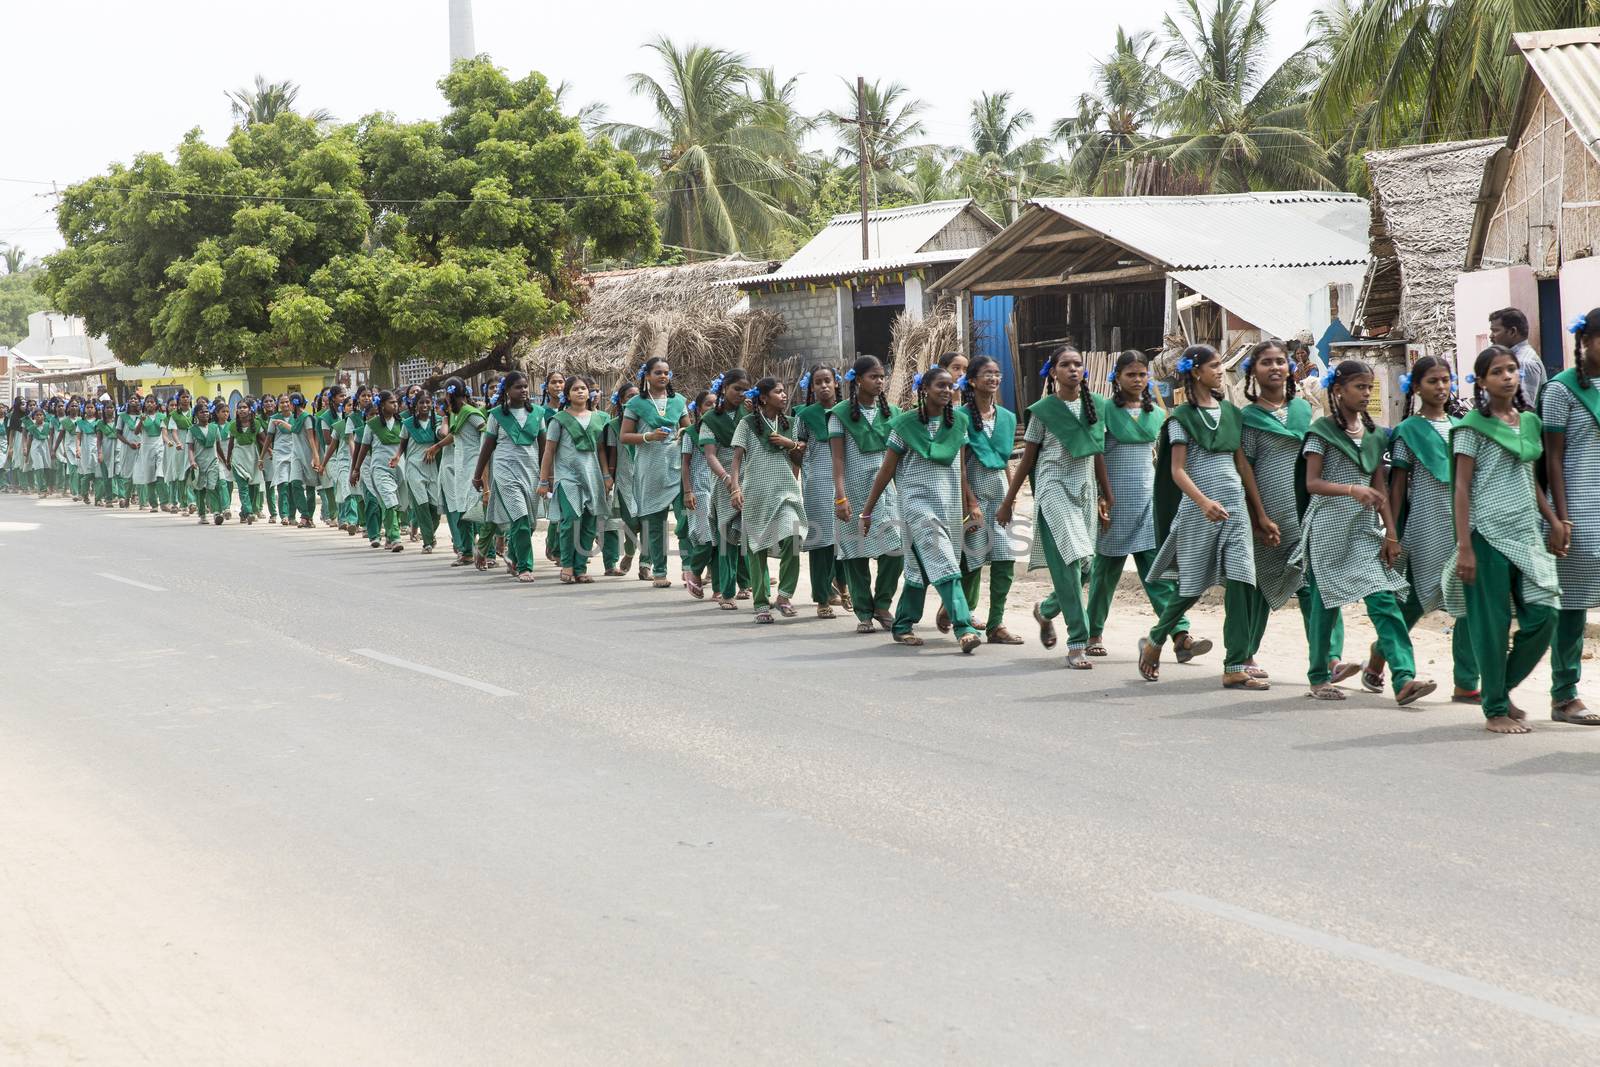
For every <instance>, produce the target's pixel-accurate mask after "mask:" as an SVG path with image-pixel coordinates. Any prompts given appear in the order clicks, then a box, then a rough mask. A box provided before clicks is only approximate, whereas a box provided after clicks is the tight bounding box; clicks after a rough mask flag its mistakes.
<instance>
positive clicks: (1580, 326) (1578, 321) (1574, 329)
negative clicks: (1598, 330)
mask: <svg viewBox="0 0 1600 1067" xmlns="http://www.w3.org/2000/svg"><path fill="white" fill-rule="evenodd" d="M1588 325H1589V316H1587V315H1579V316H1578V317H1577V318H1575V319H1573V320H1572V322H1571V323H1570V324H1568V326H1567V332H1568V333H1572V334H1578V333H1582V332H1583V331H1584V329H1585V327H1587V326H1588Z"/></svg>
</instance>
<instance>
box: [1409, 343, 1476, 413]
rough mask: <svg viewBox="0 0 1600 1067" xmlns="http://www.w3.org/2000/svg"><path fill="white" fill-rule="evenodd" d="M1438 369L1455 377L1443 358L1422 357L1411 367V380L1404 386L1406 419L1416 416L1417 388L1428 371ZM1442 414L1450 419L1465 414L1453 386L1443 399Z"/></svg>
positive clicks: (1464, 409) (1448, 363)
mask: <svg viewBox="0 0 1600 1067" xmlns="http://www.w3.org/2000/svg"><path fill="white" fill-rule="evenodd" d="M1439 369H1443V370H1444V372H1445V374H1447V375H1449V376H1450V377H1451V378H1452V379H1454V377H1455V375H1454V374H1453V373H1452V372H1451V370H1450V362H1449V360H1447V359H1445V358H1444V357H1443V356H1423V357H1422V358H1420V359H1418V360H1417V361H1416V362H1415V363H1413V364H1412V365H1411V378H1410V381H1409V382H1408V383H1407V384H1406V414H1405V417H1406V418H1408V419H1409V418H1410V417H1411V416H1412V415H1414V414H1416V410H1415V401H1416V397H1417V387H1418V386H1419V385H1421V384H1422V380H1423V379H1424V378H1426V377H1427V376H1428V372H1429V371H1433V370H1439ZM1444 413H1445V414H1446V415H1449V416H1450V417H1451V418H1456V419H1459V418H1460V417H1461V416H1463V415H1465V414H1466V413H1467V409H1466V408H1465V407H1464V406H1463V405H1462V403H1461V401H1460V400H1459V399H1458V398H1457V397H1456V393H1455V389H1454V387H1453V386H1452V388H1451V390H1450V393H1449V395H1447V396H1446V397H1445V401H1444Z"/></svg>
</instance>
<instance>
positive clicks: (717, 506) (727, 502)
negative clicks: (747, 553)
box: [700, 419, 744, 545]
mask: <svg viewBox="0 0 1600 1067" xmlns="http://www.w3.org/2000/svg"><path fill="white" fill-rule="evenodd" d="M739 423H740V425H743V424H744V420H743V419H740V420H739ZM738 434H739V431H738V429H737V427H736V428H735V429H734V436H735V437H737V436H738ZM700 444H701V445H702V446H705V445H712V446H714V447H715V448H716V450H717V462H718V463H720V464H722V469H723V470H725V471H728V472H730V473H731V472H732V471H733V445H732V444H731V443H730V444H729V445H728V446H727V447H726V448H724V447H723V446H722V445H719V444H717V435H716V434H714V433H712V432H711V428H710V427H708V426H701V427H700ZM709 500H710V505H709V506H710V509H711V515H710V519H711V529H712V530H713V532H714V533H715V534H716V536H715V537H713V538H712V543H713V544H718V545H737V544H742V543H743V541H744V536H743V534H741V533H740V532H739V513H738V512H737V511H735V510H734V507H733V494H732V493H730V492H729V491H728V485H727V483H726V482H723V481H718V480H716V479H715V478H713V480H712V485H711V496H710V497H709Z"/></svg>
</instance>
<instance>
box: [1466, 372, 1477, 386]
mask: <svg viewBox="0 0 1600 1067" xmlns="http://www.w3.org/2000/svg"><path fill="white" fill-rule="evenodd" d="M1477 381H1478V376H1477V375H1476V374H1473V373H1472V372H1471V371H1468V372H1467V384H1468V385H1474V384H1476V383H1477Z"/></svg>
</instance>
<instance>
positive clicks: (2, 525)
mask: <svg viewBox="0 0 1600 1067" xmlns="http://www.w3.org/2000/svg"><path fill="white" fill-rule="evenodd" d="M38 528H39V524H38V523H36V522H0V533H32V532H33V531H34V530H37V529H38Z"/></svg>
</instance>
